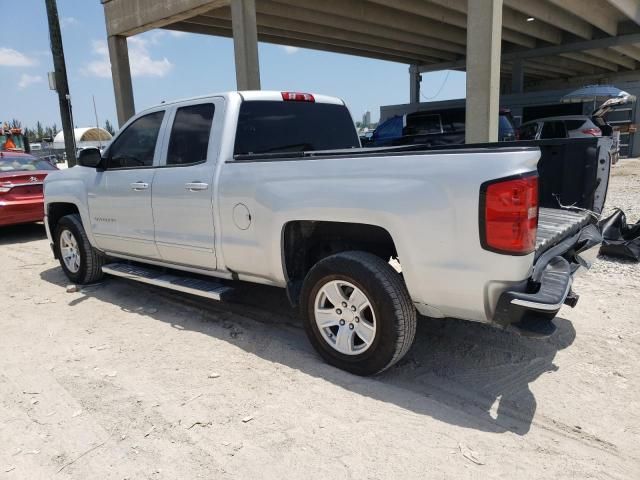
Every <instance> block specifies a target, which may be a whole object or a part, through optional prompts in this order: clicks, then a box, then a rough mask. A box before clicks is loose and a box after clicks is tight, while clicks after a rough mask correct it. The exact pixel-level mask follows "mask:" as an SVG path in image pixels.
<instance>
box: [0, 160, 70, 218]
mask: <svg viewBox="0 0 640 480" xmlns="http://www.w3.org/2000/svg"><path fill="white" fill-rule="evenodd" d="M54 170H57V168H56V167H55V166H54V165H52V164H51V163H50V162H48V161H46V160H42V159H39V158H36V157H33V156H31V155H29V154H26V153H18V152H0V226H5V225H13V224H17V223H31V222H40V221H42V219H43V218H44V200H43V193H42V184H43V181H44V179H45V177H46V176H47V175H48V174H49V173H51V172H52V171H54Z"/></svg>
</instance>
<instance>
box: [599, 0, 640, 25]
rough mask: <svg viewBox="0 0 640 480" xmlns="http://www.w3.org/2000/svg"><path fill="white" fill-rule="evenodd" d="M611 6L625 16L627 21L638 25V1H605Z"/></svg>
mask: <svg viewBox="0 0 640 480" xmlns="http://www.w3.org/2000/svg"><path fill="white" fill-rule="evenodd" d="M607 1H608V2H609V3H610V4H611V5H612V6H614V7H615V8H617V9H618V10H620V11H621V12H622V13H624V14H625V16H626V17H627V18H629V20H631V21H632V22H634V23H635V24H637V25H640V4H638V0H607Z"/></svg>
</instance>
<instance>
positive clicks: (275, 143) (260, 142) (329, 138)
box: [234, 100, 360, 155]
mask: <svg viewBox="0 0 640 480" xmlns="http://www.w3.org/2000/svg"><path fill="white" fill-rule="evenodd" d="M359 147H360V140H359V138H358V135H357V132H356V129H355V125H354V123H353V120H352V119H351V115H350V114H349V110H348V109H347V107H345V106H344V105H339V104H331V103H316V102H308V101H277V100H249V101H244V102H243V103H242V104H241V105H240V115H239V117H238V126H237V131H236V141H235V147H234V155H250V154H261V153H291V152H305V151H314V150H338V149H345V148H359Z"/></svg>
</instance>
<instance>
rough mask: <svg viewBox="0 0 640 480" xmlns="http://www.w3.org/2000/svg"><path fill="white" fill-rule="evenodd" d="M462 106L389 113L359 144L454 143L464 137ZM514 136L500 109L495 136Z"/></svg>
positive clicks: (506, 115)
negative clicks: (388, 116)
mask: <svg viewBox="0 0 640 480" xmlns="http://www.w3.org/2000/svg"><path fill="white" fill-rule="evenodd" d="M465 111H466V110H465V109H464V108H450V109H447V110H438V111H424V112H414V113H409V114H405V115H398V116H395V117H391V118H389V119H387V120H385V121H384V122H382V123H381V124H380V125H378V127H377V128H376V129H375V130H374V132H373V134H372V135H371V137H370V138H369V139H367V140H366V141H365V140H363V144H362V145H363V146H367V147H384V146H390V145H416V144H421V145H427V146H438V145H457V144H463V143H464V141H465V139H464V137H465ZM515 139H516V129H515V128H514V126H513V118H512V117H511V111H510V110H508V109H504V108H502V109H500V115H499V117H498V140H499V141H501V142H506V141H512V140H515Z"/></svg>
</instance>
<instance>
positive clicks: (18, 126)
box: [9, 118, 22, 128]
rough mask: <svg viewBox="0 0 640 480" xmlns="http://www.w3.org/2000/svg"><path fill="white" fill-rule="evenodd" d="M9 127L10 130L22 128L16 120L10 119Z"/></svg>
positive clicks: (20, 123)
mask: <svg viewBox="0 0 640 480" xmlns="http://www.w3.org/2000/svg"><path fill="white" fill-rule="evenodd" d="M9 125H10V126H11V128H22V122H21V121H20V120H18V119H17V118H14V119H12V120H11V123H10V124H9Z"/></svg>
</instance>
